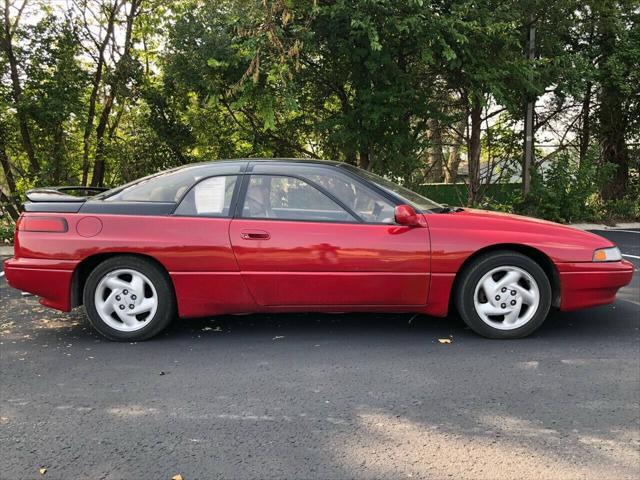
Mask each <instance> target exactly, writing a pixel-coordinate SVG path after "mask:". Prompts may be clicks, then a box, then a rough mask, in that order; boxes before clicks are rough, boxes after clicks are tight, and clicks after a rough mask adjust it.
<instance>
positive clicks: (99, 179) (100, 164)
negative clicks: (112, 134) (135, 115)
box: [91, 95, 113, 187]
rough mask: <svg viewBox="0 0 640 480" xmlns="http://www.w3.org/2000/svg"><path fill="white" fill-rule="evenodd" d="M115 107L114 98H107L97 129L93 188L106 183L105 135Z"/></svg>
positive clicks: (92, 179)
mask: <svg viewBox="0 0 640 480" xmlns="http://www.w3.org/2000/svg"><path fill="white" fill-rule="evenodd" d="M112 106H113V96H112V95H110V96H108V97H107V100H106V101H105V102H104V106H103V107H102V113H101V114H100V121H99V122H98V126H97V127H96V142H97V143H96V157H95V161H94V164H93V174H92V175H91V186H92V187H101V186H102V185H103V183H104V170H105V168H104V133H105V131H106V130H107V124H108V122H109V114H110V113H111V107H112Z"/></svg>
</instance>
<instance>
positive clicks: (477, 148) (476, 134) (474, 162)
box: [468, 99, 482, 205]
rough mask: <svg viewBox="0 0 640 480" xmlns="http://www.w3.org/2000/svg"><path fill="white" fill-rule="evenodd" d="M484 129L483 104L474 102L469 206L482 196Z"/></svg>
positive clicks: (470, 147) (472, 110) (470, 142)
mask: <svg viewBox="0 0 640 480" xmlns="http://www.w3.org/2000/svg"><path fill="white" fill-rule="evenodd" d="M481 127H482V104H481V103H480V100H479V99H474V100H473V105H472V106H471V132H470V135H469V185H468V189H469V190H468V192H469V196H468V200H469V205H474V204H475V203H477V202H478V200H479V195H480V153H481V145H480V134H481Z"/></svg>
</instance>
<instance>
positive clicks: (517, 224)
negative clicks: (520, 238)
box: [456, 208, 614, 247]
mask: <svg viewBox="0 0 640 480" xmlns="http://www.w3.org/2000/svg"><path fill="white" fill-rule="evenodd" d="M456 215H460V216H462V217H466V218H468V219H469V220H477V221H480V222H483V223H485V224H486V225H492V226H493V227H495V226H499V227H500V228H501V229H505V230H519V229H522V228H524V229H526V231H531V232H540V233H545V234H547V233H553V234H557V235H561V236H562V237H563V238H578V239H582V240H584V241H587V242H589V243H591V242H596V243H597V244H598V245H601V246H602V247H606V246H609V245H614V244H613V243H611V242H610V241H609V240H607V239H606V238H604V237H601V236H600V235H596V234H594V233H591V232H587V231H584V230H580V229H578V228H575V227H571V226H569V225H562V224H561V223H556V222H550V221H548V220H542V219H540V218H534V217H525V216H523V215H516V214H513V213H504V212H493V211H489V210H479V209H475V208H465V209H464V210H462V211H460V212H457V213H456Z"/></svg>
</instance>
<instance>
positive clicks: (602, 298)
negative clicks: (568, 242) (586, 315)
mask: <svg viewBox="0 0 640 480" xmlns="http://www.w3.org/2000/svg"><path fill="white" fill-rule="evenodd" d="M557 266H558V273H559V275H560V310H564V311H568V310H578V309H580V308H587V307H595V306H598V305H608V304H610V303H613V301H614V300H615V298H616V293H617V292H618V290H619V289H620V288H622V287H624V286H625V285H628V284H629V282H630V281H631V277H633V264H632V263H631V262H627V261H626V260H622V261H620V262H606V263H605V262H603V263H595V262H586V263H559V264H557Z"/></svg>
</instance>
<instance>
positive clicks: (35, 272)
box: [4, 258, 75, 312]
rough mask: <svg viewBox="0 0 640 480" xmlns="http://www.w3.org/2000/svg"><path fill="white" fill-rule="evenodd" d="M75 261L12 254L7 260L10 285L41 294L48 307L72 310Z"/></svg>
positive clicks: (5, 269)
mask: <svg viewBox="0 0 640 480" xmlns="http://www.w3.org/2000/svg"><path fill="white" fill-rule="evenodd" d="M74 267H75V265H74V264H73V262H68V261H65V262H60V261H58V260H43V259H33V258H11V259H9V260H7V261H6V262H4V273H5V277H6V279H7V282H8V283H9V285H11V286H12V287H13V288H17V289H18V290H22V291H23V292H29V293H33V294H34V295H37V296H38V297H40V303H41V304H42V305H44V306H46V307H51V308H55V309H56V310H62V311H64V312H68V311H69V310H71V280H72V278H73V270H74Z"/></svg>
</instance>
